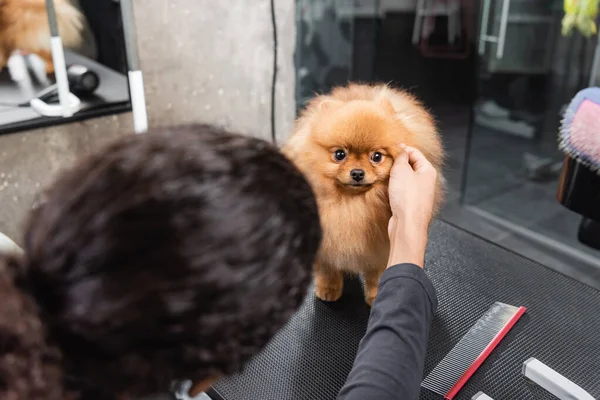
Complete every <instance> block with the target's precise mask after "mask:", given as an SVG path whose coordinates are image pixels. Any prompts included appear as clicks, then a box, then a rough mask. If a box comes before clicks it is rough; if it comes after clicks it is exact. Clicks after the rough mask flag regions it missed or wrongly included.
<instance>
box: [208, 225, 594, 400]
mask: <svg viewBox="0 0 600 400" xmlns="http://www.w3.org/2000/svg"><path fill="white" fill-rule="evenodd" d="M426 266H427V274H428V275H429V277H430V278H431V280H432V282H433V284H434V285H435V287H436V289H437V291H438V297H439V308H438V314H437V316H436V319H435V321H434V323H433V326H432V329H431V335H430V341H429V351H428V354H427V360H426V365H425V374H427V373H428V372H429V371H431V370H432V369H433V367H435V365H437V363H438V362H439V361H440V360H441V359H442V358H443V357H444V356H445V355H446V354H447V353H448V352H449V351H450V350H451V348H452V347H453V346H454V345H455V344H456V343H457V342H458V341H459V339H460V338H461V337H462V335H464V334H465V333H466V332H467V331H468V330H469V328H470V327H471V326H472V325H473V324H474V323H475V321H477V319H478V318H479V317H480V316H481V315H483V314H484V313H485V311H486V310H487V309H488V308H489V307H490V305H492V303H494V302H495V301H501V302H504V303H508V304H512V305H515V306H525V307H527V308H528V311H527V312H526V314H525V315H524V316H523V317H522V318H521V320H520V321H519V322H518V323H517V325H516V326H515V327H514V328H513V329H512V331H511V332H510V333H509V334H508V335H507V337H506V338H505V339H504V340H503V341H502V342H501V343H500V345H499V346H498V347H497V348H496V350H494V352H493V353H492V355H491V356H490V357H489V358H488V359H487V360H486V361H485V363H484V364H483V365H482V366H481V367H480V368H479V370H478V371H477V372H476V373H475V375H474V376H473V377H472V378H471V379H470V380H469V382H468V383H467V385H466V386H465V387H464V389H463V390H462V391H461V392H460V393H459V395H458V397H457V399H470V398H471V397H472V396H473V395H474V394H475V393H477V392H478V391H480V390H482V391H483V392H485V393H486V394H488V395H489V396H491V397H492V398H494V399H497V400H499V399H502V400H527V399H555V398H554V397H552V396H551V395H549V394H548V393H546V392H544V391H543V390H542V389H540V388H538V387H536V386H535V385H533V384H531V383H528V382H526V381H525V380H524V379H523V378H522V376H521V366H522V364H523V362H524V361H525V360H527V359H528V358H530V357H536V358H538V359H539V360H540V361H542V362H544V363H545V364H547V365H549V366H550V367H552V368H554V369H555V370H557V371H559V372H560V373H562V374H563V375H565V376H566V377H568V378H569V379H571V380H572V381H574V382H575V383H577V384H579V385H580V386H581V387H583V388H584V389H585V390H587V391H588V392H590V394H591V395H592V396H594V397H596V398H600V292H598V291H596V290H595V289H592V288H591V287H589V286H586V285H583V284H581V283H579V282H577V281H574V280H572V279H570V278H567V277H565V276H563V275H560V274H558V273H556V272H554V271H552V270H550V269H547V268H546V267H543V266H541V265H539V264H536V263H534V262H532V261H529V260H526V259H524V258H522V257H520V256H518V255H515V254H513V253H510V252H508V251H506V250H504V249H502V248H499V247H497V246H495V245H493V244H490V243H488V242H485V241H483V240H481V239H479V238H476V237H474V236H472V235H470V234H468V233H465V232H463V231H460V230H458V229H456V228H454V227H451V226H449V225H447V224H445V223H443V222H436V223H435V224H434V226H433V227H432V230H431V236H430V245H429V248H428V253H427V261H426ZM368 313H369V311H368V309H367V307H366V306H365V304H364V303H363V299H362V293H361V290H360V283H359V282H357V281H354V282H351V283H350V284H349V286H347V287H346V290H345V293H344V296H343V297H342V299H341V300H340V301H339V302H337V303H334V304H326V303H323V302H320V301H318V300H316V299H315V298H314V296H313V295H312V293H311V295H309V296H308V298H307V300H306V302H305V304H304V305H303V306H302V308H301V309H300V311H299V312H298V313H297V314H296V315H295V316H294V317H293V319H292V320H291V321H290V322H289V323H288V325H287V326H286V327H285V328H284V329H283V330H282V331H281V332H280V333H279V334H278V335H277V336H276V337H275V338H274V339H273V340H272V342H271V343H270V344H269V345H268V346H267V348H265V349H264V351H263V352H262V353H261V354H259V355H258V356H257V357H255V358H254V359H253V360H252V361H251V362H250V363H249V365H248V366H247V368H246V369H245V371H244V373H242V374H239V375H237V376H233V377H230V378H226V379H224V380H222V381H220V382H218V383H217V384H216V386H215V391H216V392H217V394H218V395H220V396H221V398H222V399H224V400H242V399H244V400H292V399H293V400H295V399H302V400H305V399H306V400H320V399H323V400H326V399H334V398H335V397H336V394H337V392H338V390H339V389H340V388H341V386H342V385H343V384H344V381H345V379H346V376H347V374H348V372H349V371H350V368H351V366H352V362H353V358H354V355H355V353H356V349H357V346H358V343H359V341H360V339H361V337H362V335H363V333H364V330H365V328H366V324H367V319H368ZM213 395H214V394H213ZM215 398H216V399H218V397H217V396H215ZM440 398H441V397H440V396H438V395H435V394H433V393H431V392H429V391H427V390H425V389H423V390H422V392H421V399H432V400H433V399H435V400H439V399H440ZM366 400H368V399H366ZM406 400H409V399H406Z"/></svg>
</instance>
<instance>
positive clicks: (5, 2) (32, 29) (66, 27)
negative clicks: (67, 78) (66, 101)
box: [0, 0, 84, 74]
mask: <svg viewBox="0 0 600 400" xmlns="http://www.w3.org/2000/svg"><path fill="white" fill-rule="evenodd" d="M54 8H55V10H56V19H57V23H58V30H59V33H60V37H61V40H62V43H63V46H65V47H71V48H74V47H78V46H79V45H80V44H81V42H82V40H83V28H84V21H83V15H82V14H81V13H80V12H79V10H78V9H77V8H75V7H74V6H73V5H72V4H71V3H70V2H69V0H54ZM14 51H22V52H23V53H34V54H37V55H38V56H40V57H41V58H42V59H43V60H44V61H45V62H46V72H47V73H49V74H50V73H53V72H54V65H53V64H52V52H51V50H50V28H49V26H48V14H47V12H46V2H45V0H0V70H2V68H4V67H5V66H6V64H7V62H8V59H9V57H10V56H11V54H12V53H13V52H14Z"/></svg>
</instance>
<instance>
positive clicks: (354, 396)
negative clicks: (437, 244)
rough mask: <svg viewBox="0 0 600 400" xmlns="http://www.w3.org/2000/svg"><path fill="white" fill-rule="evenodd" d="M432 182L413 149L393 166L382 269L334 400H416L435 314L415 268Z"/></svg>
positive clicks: (421, 253) (427, 286) (431, 292)
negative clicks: (351, 360) (385, 259)
mask: <svg viewBox="0 0 600 400" xmlns="http://www.w3.org/2000/svg"><path fill="white" fill-rule="evenodd" d="M436 179H437V174H436V171H435V169H433V167H432V166H431V164H430V163H429V162H428V161H427V160H426V159H425V157H423V155H422V154H421V153H420V152H418V151H417V150H415V149H412V148H407V149H406V154H405V156H404V157H400V158H399V159H398V160H397V161H396V162H395V163H394V167H393V169H392V174H391V177H390V204H391V207H392V213H393V216H392V219H391V220H390V224H389V228H388V232H389V235H390V258H389V260H388V269H387V270H386V271H385V272H384V274H383V275H382V276H381V279H380V281H379V293H378V294H377V297H376V298H375V302H374V303H373V308H372V309H371V315H370V317H369V324H368V327H367V332H366V334H365V336H364V337H363V339H362V341H361V343H360V345H359V348H358V352H357V355H356V359H355V361H354V366H353V367H352V371H351V372H350V374H349V376H348V379H347V381H346V384H345V385H344V387H343V388H342V390H341V391H340V393H339V395H338V399H340V400H358V399H378V400H387V399H390V400H391V399H403V400H404V399H406V400H413V399H417V398H418V396H419V393H420V385H421V379H422V375H423V366H424V362H425V354H426V350H427V341H428V337H429V327H430V326H431V321H432V319H433V315H434V313H435V311H436V308H437V298H436V294H435V289H434V288H433V285H432V284H431V282H430V281H429V279H428V278H427V276H426V275H425V272H424V271H423V270H422V268H421V266H423V265H424V258H425V247H426V244H427V228H428V225H429V222H430V221H431V215H432V209H433V199H434V196H435V194H434V192H435V182H436ZM415 193H416V194H415Z"/></svg>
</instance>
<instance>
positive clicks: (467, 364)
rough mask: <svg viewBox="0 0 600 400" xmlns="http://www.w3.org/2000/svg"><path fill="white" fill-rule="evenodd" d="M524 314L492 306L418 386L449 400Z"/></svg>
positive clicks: (512, 308)
mask: <svg viewBox="0 0 600 400" xmlns="http://www.w3.org/2000/svg"><path fill="white" fill-rule="evenodd" d="M525 311H526V308H525V307H515V306H511V305H508V304H504V303H499V302H496V303H494V304H493V305H492V306H491V307H490V309H489V310H488V311H487V312H486V313H485V314H484V315H483V316H482V317H481V318H479V320H478V321H477V322H476V323H475V325H473V326H472V327H471V329H469V331H468V332H467V333H466V334H465V335H464V336H463V337H462V339H460V341H459V342H458V343H457V344H456V346H454V348H453V349H452V350H450V352H449V353H448V354H447V355H446V357H444V358H443V359H442V361H440V363H439V364H438V365H437V366H436V367H435V368H434V369H433V371H431V372H430V373H429V375H427V377H426V378H425V380H424V381H423V383H422V384H421V386H422V387H424V388H425V389H428V390H431V391H432V392H434V393H437V394H439V395H440V396H444V399H446V400H452V399H453V398H454V396H456V394H457V393H458V392H459V391H460V389H461V388H462V387H463V386H464V385H465V383H467V381H468V380H469V378H470V377H471V376H472V375H473V374H474V373H475V371H477V368H479V367H480V366H481V364H482V363H483V362H484V361H485V359H486V358H487V357H488V356H489V355H490V353H491V352H492V351H493V350H494V349H495V348H496V346H498V343H500V341H501V340H502V339H503V338H504V337H505V336H506V334H507V333H508V331H510V330H511V328H512V327H513V326H514V325H515V324H516V323H517V321H518V320H519V318H521V316H523V314H524V313H525Z"/></svg>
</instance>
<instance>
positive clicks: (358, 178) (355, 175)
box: [350, 169, 365, 182]
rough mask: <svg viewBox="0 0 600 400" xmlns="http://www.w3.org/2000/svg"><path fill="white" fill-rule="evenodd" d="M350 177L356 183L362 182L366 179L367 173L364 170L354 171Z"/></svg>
mask: <svg viewBox="0 0 600 400" xmlns="http://www.w3.org/2000/svg"><path fill="white" fill-rule="evenodd" d="M350 176H351V177H352V179H354V180H355V181H356V182H360V181H362V180H363V179H364V177H365V171H363V170H362V169H353V170H352V171H350Z"/></svg>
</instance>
